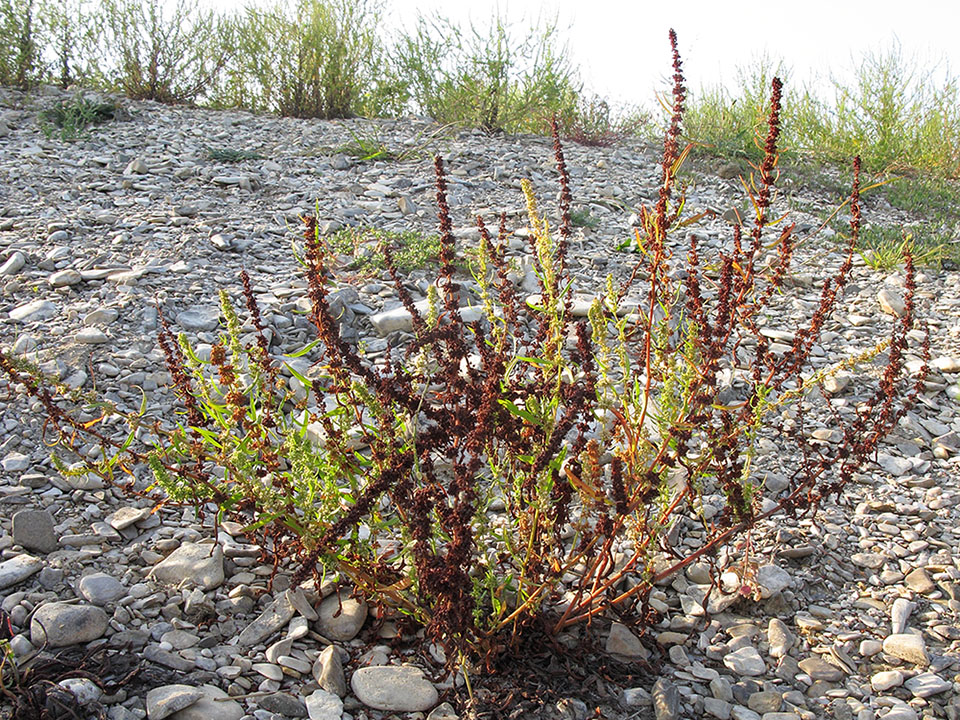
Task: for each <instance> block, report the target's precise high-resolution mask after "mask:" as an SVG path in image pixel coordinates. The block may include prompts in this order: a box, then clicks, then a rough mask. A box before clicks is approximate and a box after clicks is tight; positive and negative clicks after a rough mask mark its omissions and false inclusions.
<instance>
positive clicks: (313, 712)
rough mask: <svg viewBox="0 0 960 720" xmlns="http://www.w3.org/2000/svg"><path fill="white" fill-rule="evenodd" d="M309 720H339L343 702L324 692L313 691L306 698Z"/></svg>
mask: <svg viewBox="0 0 960 720" xmlns="http://www.w3.org/2000/svg"><path fill="white" fill-rule="evenodd" d="M306 704H307V715H308V716H309V717H310V720H340V718H341V716H342V715H343V700H341V699H340V698H339V697H337V696H336V695H334V694H333V693H329V692H327V691H326V690H314V691H313V692H312V693H310V694H309V695H307V697H306Z"/></svg>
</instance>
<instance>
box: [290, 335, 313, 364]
mask: <svg viewBox="0 0 960 720" xmlns="http://www.w3.org/2000/svg"><path fill="white" fill-rule="evenodd" d="M319 344H320V340H314V341H313V342H312V343H309V344H307V345H304V346H303V348H302V349H300V350H297V351H296V352H292V353H287V354H285V355H284V357H288V358H298V357H303V356H304V355H306V354H307V353H308V352H310V351H311V350H313V349H314V348H315V347H316V346H317V345H319ZM284 364H286V363H284ZM287 367H290V366H289V365H287Z"/></svg>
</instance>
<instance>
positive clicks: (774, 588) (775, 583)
mask: <svg viewBox="0 0 960 720" xmlns="http://www.w3.org/2000/svg"><path fill="white" fill-rule="evenodd" d="M792 582H793V578H791V577H790V573H788V572H787V571H786V570H784V569H783V568H781V567H778V566H777V565H762V566H760V567H759V568H758V569H757V584H758V585H759V586H760V597H761V598H768V597H773V596H774V595H778V594H779V593H780V592H782V591H783V590H786V589H787V588H788V587H790V585H791V583H792Z"/></svg>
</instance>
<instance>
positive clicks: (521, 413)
mask: <svg viewBox="0 0 960 720" xmlns="http://www.w3.org/2000/svg"><path fill="white" fill-rule="evenodd" d="M497 402H499V403H500V404H501V405H503V406H504V407H505V408H506V409H507V410H509V411H510V414H511V415H516V416H517V417H520V418H523V419H524V420H526V421H527V422H528V423H530V424H531V425H535V426H537V427H540V420H538V419H537V418H536V417H534V416H533V415H531V414H530V413H528V412H527V411H526V410H522V409H520V408H519V407H517V405H516V403H513V402H510V401H509V400H505V399H503V398H500V399H499V400H497Z"/></svg>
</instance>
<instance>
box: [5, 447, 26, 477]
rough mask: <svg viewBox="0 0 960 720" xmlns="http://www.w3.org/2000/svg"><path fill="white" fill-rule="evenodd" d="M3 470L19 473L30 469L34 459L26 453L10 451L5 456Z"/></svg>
mask: <svg viewBox="0 0 960 720" xmlns="http://www.w3.org/2000/svg"><path fill="white" fill-rule="evenodd" d="M2 464H3V471H4V472H8V473H18V472H23V471H24V470H29V469H30V465H31V464H32V461H31V460H30V456H29V455H24V454H23V453H19V452H16V451H13V452H8V453H7V454H6V455H4V456H3V463H2Z"/></svg>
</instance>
